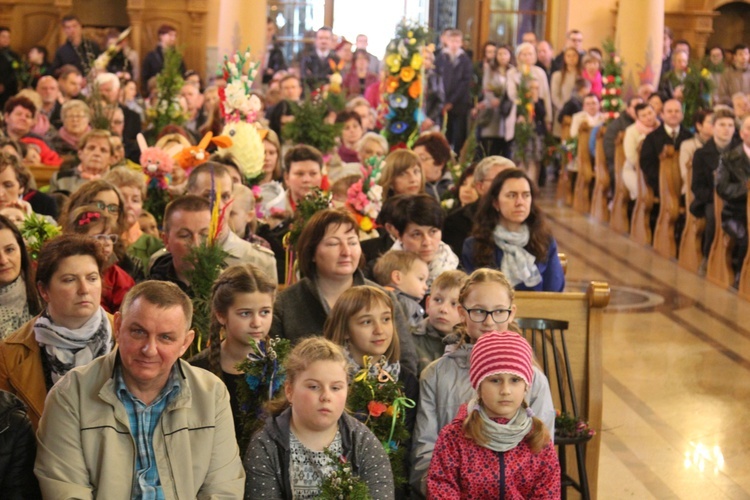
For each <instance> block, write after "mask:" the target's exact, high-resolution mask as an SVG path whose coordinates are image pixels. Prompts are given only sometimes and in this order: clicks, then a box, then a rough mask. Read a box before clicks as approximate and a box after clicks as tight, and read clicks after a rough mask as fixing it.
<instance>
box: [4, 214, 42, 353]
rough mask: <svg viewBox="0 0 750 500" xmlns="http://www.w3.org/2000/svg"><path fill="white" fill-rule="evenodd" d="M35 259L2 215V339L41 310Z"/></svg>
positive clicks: (15, 228)
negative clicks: (32, 261) (37, 291)
mask: <svg viewBox="0 0 750 500" xmlns="http://www.w3.org/2000/svg"><path fill="white" fill-rule="evenodd" d="M32 271H33V270H32V266H31V259H29V254H28V252H26V245H25V244H24V241H23V237H22V236H21V233H20V231H19V230H18V228H17V227H16V225H15V224H13V223H12V222H11V221H10V220H8V219H7V218H5V217H3V216H2V215H0V339H2V338H5V337H6V336H8V335H9V334H11V333H13V332H15V331H16V330H18V329H19V328H20V327H21V325H23V324H24V323H26V322H27V321H29V320H30V319H31V318H32V317H33V316H35V315H37V314H39V311H41V309H42V308H41V304H40V302H39V296H38V295H37V293H36V287H35V286H34V279H33V272H32Z"/></svg>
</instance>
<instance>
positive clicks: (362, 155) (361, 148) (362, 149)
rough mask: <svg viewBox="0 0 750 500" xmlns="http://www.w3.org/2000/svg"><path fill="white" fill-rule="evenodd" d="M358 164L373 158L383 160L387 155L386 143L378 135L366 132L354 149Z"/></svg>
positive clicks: (383, 138)
mask: <svg viewBox="0 0 750 500" xmlns="http://www.w3.org/2000/svg"><path fill="white" fill-rule="evenodd" d="M354 149H355V150H356V151H357V156H358V158H359V162H360V163H364V162H366V161H367V160H369V159H370V158H372V157H373V156H377V157H378V158H384V157H385V155H386V154H388V141H387V140H386V139H385V137H383V136H382V135H380V134H376V133H375V132H367V133H365V135H363V136H362V138H360V140H359V141H358V142H357V145H356V146H355V147H354Z"/></svg>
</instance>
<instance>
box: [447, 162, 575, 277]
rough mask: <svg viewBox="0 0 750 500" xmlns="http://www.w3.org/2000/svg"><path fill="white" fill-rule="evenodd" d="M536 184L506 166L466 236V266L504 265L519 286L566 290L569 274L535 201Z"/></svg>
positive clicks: (503, 267) (464, 261)
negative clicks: (471, 234) (565, 271)
mask: <svg viewBox="0 0 750 500" xmlns="http://www.w3.org/2000/svg"><path fill="white" fill-rule="evenodd" d="M535 198H536V189H535V187H534V184H533V183H532V182H531V180H530V179H529V177H528V176H527V175H526V174H525V173H524V172H523V171H522V170H521V169H518V168H511V169H507V170H504V171H502V172H500V173H499V174H497V177H495V179H494V180H493V181H492V186H491V187H490V190H489V191H488V192H486V193H485V194H484V196H482V199H481V200H480V201H479V208H477V212H476V214H475V216H474V232H473V236H472V237H470V238H468V239H467V240H466V241H465V242H464V248H463V253H462V256H461V264H463V267H464V269H465V270H466V272H469V273H471V272H473V271H474V270H475V269H478V268H480V267H491V268H495V269H500V270H501V271H502V272H503V274H504V275H505V276H506V277H507V278H508V280H509V281H510V283H511V284H512V285H513V286H514V287H515V288H516V290H535V291H545V292H562V290H563V288H565V275H564V273H563V269H562V265H561V264H560V258H559V257H558V255H557V242H556V241H555V238H554V237H552V233H551V232H550V230H549V227H548V226H547V222H546V220H545V216H544V213H543V212H542V210H541V209H540V208H539V206H538V205H537V204H536V200H535Z"/></svg>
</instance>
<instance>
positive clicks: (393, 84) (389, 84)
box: [385, 76, 400, 94]
mask: <svg viewBox="0 0 750 500" xmlns="http://www.w3.org/2000/svg"><path fill="white" fill-rule="evenodd" d="M399 83H400V80H399V79H398V77H396V76H389V77H388V78H386V79H385V91H386V92H388V93H389V94H392V93H394V92H395V91H396V89H398V85H399Z"/></svg>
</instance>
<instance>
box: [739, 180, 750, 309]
mask: <svg viewBox="0 0 750 500" xmlns="http://www.w3.org/2000/svg"><path fill="white" fill-rule="evenodd" d="M747 189H748V195H750V182H748V183H747ZM747 220H748V232H750V196H748V197H747ZM737 292H738V293H739V295H740V297H742V298H743V299H745V300H750V251H748V252H747V253H746V254H745V260H744V261H743V262H742V270H741V271H740V286H739V289H738V290H737Z"/></svg>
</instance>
